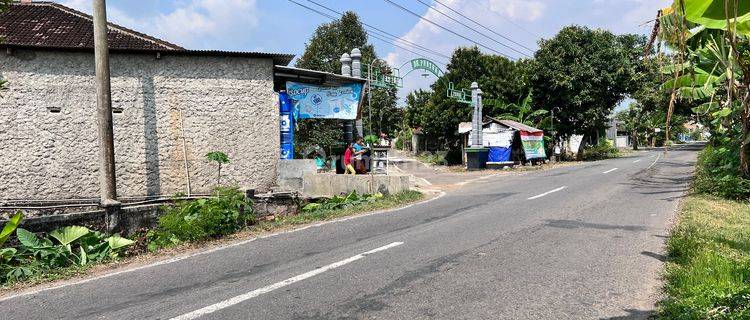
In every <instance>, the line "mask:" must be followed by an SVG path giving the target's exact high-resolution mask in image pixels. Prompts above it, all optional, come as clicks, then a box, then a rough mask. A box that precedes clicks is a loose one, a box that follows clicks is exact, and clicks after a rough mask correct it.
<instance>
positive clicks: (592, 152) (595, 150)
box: [583, 139, 620, 161]
mask: <svg viewBox="0 0 750 320" xmlns="http://www.w3.org/2000/svg"><path fill="white" fill-rule="evenodd" d="M619 156H620V151H619V150H617V148H615V147H613V146H612V142H611V141H609V140H607V139H601V140H599V143H597V144H596V145H595V146H588V147H586V148H584V149H583V160H585V161H593V160H602V159H609V158H617V157H619Z"/></svg>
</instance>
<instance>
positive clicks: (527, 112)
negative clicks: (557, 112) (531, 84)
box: [500, 92, 550, 127]
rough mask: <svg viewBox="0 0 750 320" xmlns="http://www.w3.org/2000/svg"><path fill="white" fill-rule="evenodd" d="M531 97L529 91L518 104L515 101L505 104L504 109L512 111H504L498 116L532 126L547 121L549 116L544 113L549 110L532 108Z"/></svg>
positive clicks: (537, 125)
mask: <svg viewBox="0 0 750 320" xmlns="http://www.w3.org/2000/svg"><path fill="white" fill-rule="evenodd" d="M531 99H532V98H531V92H529V94H527V95H526V98H524V99H523V101H521V104H520V105H519V104H515V103H510V104H507V105H505V109H506V110H513V111H514V112H509V113H504V114H502V115H500V117H502V118H503V119H508V120H513V121H516V122H520V123H523V124H525V125H527V126H532V127H540V126H542V125H544V124H545V123H548V122H549V120H550V117H548V116H546V115H547V114H548V113H549V111H547V110H532V107H531V101H532V100H531Z"/></svg>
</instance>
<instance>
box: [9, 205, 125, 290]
mask: <svg viewBox="0 0 750 320" xmlns="http://www.w3.org/2000/svg"><path fill="white" fill-rule="evenodd" d="M21 219H22V215H21V214H16V215H14V216H13V217H12V218H11V219H10V221H9V222H8V223H6V224H5V226H4V227H3V231H2V233H1V236H0V237H3V238H4V239H2V240H3V242H4V241H5V240H7V239H8V237H9V235H10V234H11V233H12V232H13V231H15V233H16V237H17V238H18V239H17V240H18V243H19V245H18V246H17V247H12V248H2V249H0V283H7V282H9V281H17V280H22V279H25V278H29V277H31V276H34V275H36V274H39V273H42V272H45V271H54V270H60V269H64V268H68V267H72V266H87V265H91V264H94V263H98V262H102V261H105V260H108V259H114V258H117V257H118V255H119V253H120V251H121V250H122V249H123V248H124V247H126V246H129V245H131V244H133V241H132V240H129V239H126V238H122V237H120V236H118V235H113V236H109V237H108V236H106V235H105V234H103V233H101V232H98V231H91V230H89V229H88V228H86V227H81V226H68V227H63V228H59V229H56V230H54V231H52V232H50V233H49V234H48V236H49V237H39V236H37V235H36V234H34V233H32V232H29V231H27V230H25V229H22V228H18V224H19V223H20V221H21Z"/></svg>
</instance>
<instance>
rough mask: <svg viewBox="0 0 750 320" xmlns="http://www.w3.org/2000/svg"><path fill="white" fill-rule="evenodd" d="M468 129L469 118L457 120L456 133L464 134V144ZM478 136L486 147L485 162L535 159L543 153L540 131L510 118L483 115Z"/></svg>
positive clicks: (518, 162) (497, 162) (532, 160)
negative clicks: (486, 156) (486, 157)
mask: <svg viewBox="0 0 750 320" xmlns="http://www.w3.org/2000/svg"><path fill="white" fill-rule="evenodd" d="M471 130H472V128H471V122H461V123H459V124H458V133H459V134H462V135H464V147H468V141H469V135H470V133H471ZM482 137H483V138H482V140H483V141H482V145H483V146H484V147H486V148H489V153H488V159H487V164H488V165H500V166H504V165H513V164H520V163H527V162H530V163H537V162H543V161H544V160H545V159H546V157H547V155H546V153H545V146H544V131H542V130H541V129H538V128H534V127H532V126H529V125H525V124H523V123H520V122H517V121H514V120H508V119H498V118H493V117H488V116H485V117H484V119H483V121H482Z"/></svg>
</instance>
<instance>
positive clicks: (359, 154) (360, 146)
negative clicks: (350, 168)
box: [352, 137, 367, 174]
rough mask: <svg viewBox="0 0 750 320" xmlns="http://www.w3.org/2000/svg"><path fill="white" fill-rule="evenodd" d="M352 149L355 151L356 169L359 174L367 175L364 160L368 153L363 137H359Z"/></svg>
mask: <svg viewBox="0 0 750 320" xmlns="http://www.w3.org/2000/svg"><path fill="white" fill-rule="evenodd" d="M352 148H353V149H354V168H356V169H357V173H360V174H363V173H367V168H366V166H365V160H364V154H365V152H367V151H366V150H365V142H364V139H363V138H362V137H357V139H356V140H355V142H354V144H353V145H352Z"/></svg>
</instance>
